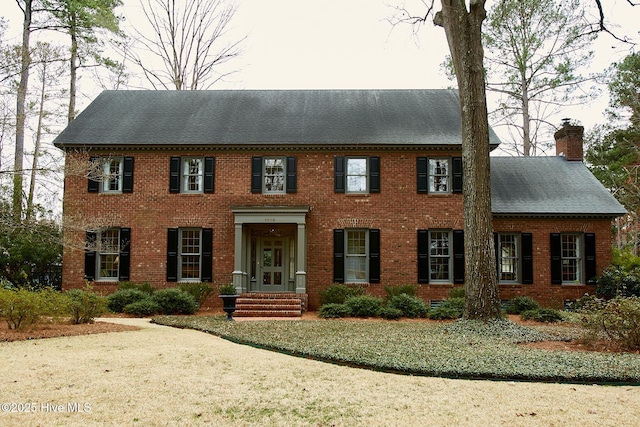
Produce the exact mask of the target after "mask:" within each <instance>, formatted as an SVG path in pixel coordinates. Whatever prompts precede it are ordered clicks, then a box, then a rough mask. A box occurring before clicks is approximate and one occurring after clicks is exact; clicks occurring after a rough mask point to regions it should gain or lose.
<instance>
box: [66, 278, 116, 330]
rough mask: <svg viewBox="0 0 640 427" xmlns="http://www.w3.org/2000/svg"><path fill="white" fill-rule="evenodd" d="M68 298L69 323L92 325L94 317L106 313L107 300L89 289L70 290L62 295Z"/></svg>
mask: <svg viewBox="0 0 640 427" xmlns="http://www.w3.org/2000/svg"><path fill="white" fill-rule="evenodd" d="M64 295H65V296H66V297H67V298H68V301H69V303H68V310H69V313H70V314H71V323H73V324H75V325H77V324H80V323H93V322H94V320H95V318H96V317H99V316H100V315H102V314H103V313H104V312H105V311H107V298H106V297H103V296H102V295H98V294H96V293H95V292H93V289H92V288H91V287H86V288H85V289H71V290H69V291H67V292H65V293H64Z"/></svg>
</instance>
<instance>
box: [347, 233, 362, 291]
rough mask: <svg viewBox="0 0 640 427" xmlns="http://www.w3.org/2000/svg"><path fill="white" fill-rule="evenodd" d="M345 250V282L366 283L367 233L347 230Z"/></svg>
mask: <svg viewBox="0 0 640 427" xmlns="http://www.w3.org/2000/svg"><path fill="white" fill-rule="evenodd" d="M346 238H347V250H346V254H345V258H346V259H345V267H346V280H347V281H349V282H366V281H367V231H366V230H348V231H347V232H346Z"/></svg>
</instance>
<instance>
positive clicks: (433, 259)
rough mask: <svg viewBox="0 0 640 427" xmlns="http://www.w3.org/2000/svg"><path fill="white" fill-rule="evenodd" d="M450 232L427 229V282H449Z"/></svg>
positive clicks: (450, 264)
mask: <svg viewBox="0 0 640 427" xmlns="http://www.w3.org/2000/svg"><path fill="white" fill-rule="evenodd" d="M451 255H452V247H451V232H450V231H446V230H429V282H432V283H437V282H446V283H451V266H452V262H451Z"/></svg>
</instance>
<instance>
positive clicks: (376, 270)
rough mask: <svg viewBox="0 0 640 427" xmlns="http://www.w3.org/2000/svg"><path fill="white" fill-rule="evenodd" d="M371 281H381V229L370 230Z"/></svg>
mask: <svg viewBox="0 0 640 427" xmlns="http://www.w3.org/2000/svg"><path fill="white" fill-rule="evenodd" d="M369 283H380V230H378V229H370V230H369Z"/></svg>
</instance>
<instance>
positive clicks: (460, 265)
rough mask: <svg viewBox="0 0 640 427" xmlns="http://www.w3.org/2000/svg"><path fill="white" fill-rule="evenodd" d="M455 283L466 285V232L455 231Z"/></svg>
mask: <svg viewBox="0 0 640 427" xmlns="http://www.w3.org/2000/svg"><path fill="white" fill-rule="evenodd" d="M453 283H456V284H460V283H464V231H463V230H453Z"/></svg>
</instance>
